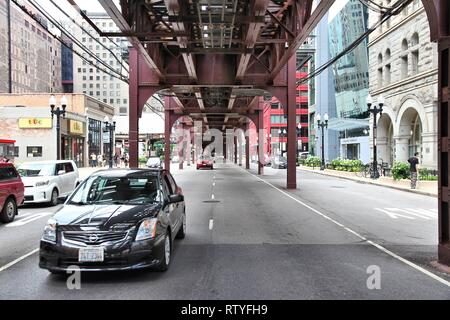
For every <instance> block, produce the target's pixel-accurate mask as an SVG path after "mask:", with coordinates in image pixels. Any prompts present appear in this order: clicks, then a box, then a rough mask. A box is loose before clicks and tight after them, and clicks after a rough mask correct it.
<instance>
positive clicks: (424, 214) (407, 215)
mask: <svg viewBox="0 0 450 320" xmlns="http://www.w3.org/2000/svg"><path fill="white" fill-rule="evenodd" d="M374 209H375V210H377V211H380V212H383V213H385V214H386V215H388V216H389V217H390V218H392V219H398V218H404V219H409V220H416V218H419V219H423V220H432V219H437V215H436V213H433V211H432V210H426V209H411V208H407V209H401V208H383V209H380V208H374Z"/></svg>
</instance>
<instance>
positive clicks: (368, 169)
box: [356, 162, 383, 178]
mask: <svg viewBox="0 0 450 320" xmlns="http://www.w3.org/2000/svg"><path fill="white" fill-rule="evenodd" d="M373 172H374V171H373V162H371V163H368V164H365V165H363V166H362V167H361V169H360V170H359V171H357V172H356V176H357V177H359V178H371V177H372V176H373ZM377 172H378V177H381V176H382V173H383V166H382V165H381V164H378V163H377Z"/></svg>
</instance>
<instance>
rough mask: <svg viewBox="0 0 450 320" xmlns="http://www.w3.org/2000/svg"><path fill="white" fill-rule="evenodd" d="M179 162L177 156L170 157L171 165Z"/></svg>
mask: <svg viewBox="0 0 450 320" xmlns="http://www.w3.org/2000/svg"><path fill="white" fill-rule="evenodd" d="M178 162H180V157H179V156H173V157H172V163H178Z"/></svg>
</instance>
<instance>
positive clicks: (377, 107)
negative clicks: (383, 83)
mask: <svg viewBox="0 0 450 320" xmlns="http://www.w3.org/2000/svg"><path fill="white" fill-rule="evenodd" d="M366 103H367V111H368V112H369V113H371V114H373V162H372V173H371V175H370V178H372V179H378V178H379V177H380V173H379V172H378V162H377V114H378V113H379V114H380V115H381V114H383V106H384V98H383V96H381V95H380V97H379V98H378V104H376V103H373V99H372V96H371V95H370V94H369V95H368V96H367V99H366Z"/></svg>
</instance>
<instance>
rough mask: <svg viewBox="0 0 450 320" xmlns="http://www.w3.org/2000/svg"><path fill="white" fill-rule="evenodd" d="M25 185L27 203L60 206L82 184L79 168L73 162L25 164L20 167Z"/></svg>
mask: <svg viewBox="0 0 450 320" xmlns="http://www.w3.org/2000/svg"><path fill="white" fill-rule="evenodd" d="M17 170H18V171H19V174H20V176H21V177H22V181H23V184H24V185H25V201H24V202H25V203H26V204H27V203H48V204H50V205H51V206H56V205H57V204H58V197H59V196H68V195H70V194H71V193H72V192H73V190H75V188H76V187H77V185H78V184H79V183H80V179H79V174H78V168H77V165H76V164H75V162H74V161H72V160H55V161H40V162H24V163H22V164H21V165H19V166H18V168H17Z"/></svg>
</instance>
